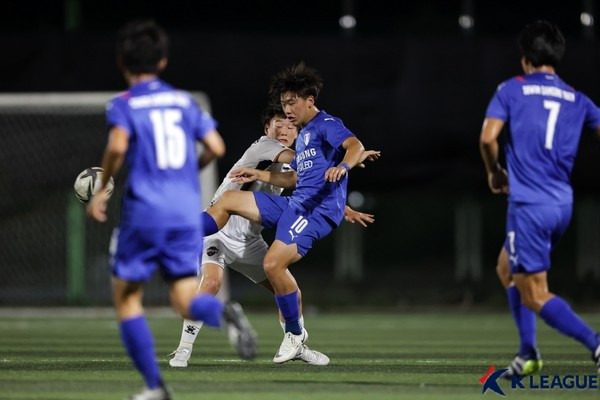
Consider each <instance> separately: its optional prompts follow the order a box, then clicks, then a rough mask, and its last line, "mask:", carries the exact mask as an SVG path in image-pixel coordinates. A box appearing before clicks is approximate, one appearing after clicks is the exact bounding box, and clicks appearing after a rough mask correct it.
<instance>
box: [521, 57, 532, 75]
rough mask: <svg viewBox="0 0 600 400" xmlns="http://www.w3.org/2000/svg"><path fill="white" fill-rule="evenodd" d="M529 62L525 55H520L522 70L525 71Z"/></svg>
mask: <svg viewBox="0 0 600 400" xmlns="http://www.w3.org/2000/svg"><path fill="white" fill-rule="evenodd" d="M529 64H530V62H529V60H528V59H527V58H525V56H521V68H523V72H525V73H527V71H528V69H529V68H528V67H529Z"/></svg>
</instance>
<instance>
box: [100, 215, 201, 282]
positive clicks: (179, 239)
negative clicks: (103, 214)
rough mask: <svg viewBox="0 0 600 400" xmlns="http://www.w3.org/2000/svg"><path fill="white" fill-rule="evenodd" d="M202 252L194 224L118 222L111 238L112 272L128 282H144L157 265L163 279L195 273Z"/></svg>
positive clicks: (198, 233)
mask: <svg viewBox="0 0 600 400" xmlns="http://www.w3.org/2000/svg"><path fill="white" fill-rule="evenodd" d="M201 252H202V236H201V232H200V229H197V228H182V229H180V228H177V229H176V228H141V227H135V226H121V227H120V228H119V229H115V231H114V232H113V237H112V239H111V245H110V254H111V264H112V273H113V275H114V276H116V277H117V278H120V279H122V280H124V281H128V282H145V281H148V280H149V279H150V278H152V275H153V274H154V272H155V271H156V269H157V268H160V271H161V274H162V276H163V278H164V279H166V280H175V279H180V278H186V277H188V276H196V273H197V271H198V258H199V255H200V254H201Z"/></svg>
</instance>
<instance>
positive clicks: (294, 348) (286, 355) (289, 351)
mask: <svg viewBox="0 0 600 400" xmlns="http://www.w3.org/2000/svg"><path fill="white" fill-rule="evenodd" d="M307 338H308V335H307V332H306V330H305V329H303V330H302V333H301V334H300V335H294V334H293V333H292V332H286V333H285V335H284V336H283V342H281V346H279V350H278V351H277V354H275V357H273V362H274V363H276V364H281V363H284V362H286V361H290V360H292V359H294V358H295V357H296V356H298V355H299V354H300V352H301V351H302V345H303V344H304V342H306V339H307Z"/></svg>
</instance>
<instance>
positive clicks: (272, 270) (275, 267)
mask: <svg viewBox="0 0 600 400" xmlns="http://www.w3.org/2000/svg"><path fill="white" fill-rule="evenodd" d="M263 269H264V271H265V274H267V276H272V275H273V274H277V273H278V272H280V271H281V269H282V268H281V263H279V262H278V261H277V259H276V258H275V257H269V256H267V257H265V259H264V261H263Z"/></svg>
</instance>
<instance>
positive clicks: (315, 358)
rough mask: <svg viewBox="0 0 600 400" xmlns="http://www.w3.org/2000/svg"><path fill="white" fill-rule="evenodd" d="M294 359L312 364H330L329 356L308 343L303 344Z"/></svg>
mask: <svg viewBox="0 0 600 400" xmlns="http://www.w3.org/2000/svg"><path fill="white" fill-rule="evenodd" d="M293 360H301V361H304V362H305V363H308V364H310V365H327V364H329V357H327V356H326V355H325V354H323V353H321V352H320V351H317V350H313V349H311V348H309V347H308V346H307V345H305V344H303V345H302V347H301V349H300V353H298V355H297V356H296V357H294V358H293Z"/></svg>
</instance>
